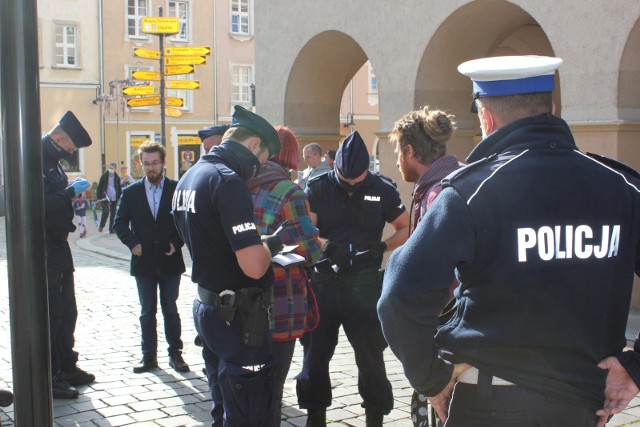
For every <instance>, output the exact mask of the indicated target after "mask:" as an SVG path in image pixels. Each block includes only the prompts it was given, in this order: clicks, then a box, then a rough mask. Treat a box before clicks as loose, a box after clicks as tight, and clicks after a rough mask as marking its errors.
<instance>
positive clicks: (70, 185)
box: [42, 111, 95, 399]
mask: <svg viewBox="0 0 640 427" xmlns="http://www.w3.org/2000/svg"><path fill="white" fill-rule="evenodd" d="M89 145H91V137H90V136H89V134H88V133H87V131H86V130H85V128H84V127H82V124H80V122H79V121H78V119H77V118H76V116H75V115H74V114H73V113H72V112H71V111H67V112H66V113H65V114H64V116H62V118H61V119H60V121H59V123H58V124H57V125H56V126H55V127H54V128H53V129H52V130H51V131H50V132H49V133H48V134H46V135H44V136H43V137H42V167H43V171H42V174H43V179H44V210H45V237H46V242H47V284H48V289H49V327H50V333H51V337H50V339H51V368H52V370H53V397H54V398H58V399H74V398H76V397H78V394H79V393H78V390H77V389H76V388H75V387H73V386H78V385H85V384H90V383H92V382H93V381H95V376H94V375H93V374H90V373H88V372H85V371H84V370H82V369H80V368H79V367H78V366H77V365H76V363H77V362H78V353H77V352H76V351H74V350H73V346H74V343H75V341H74V337H73V333H74V331H75V328H76V320H77V317H78V309H77V307H76V297H75V289H74V282H73V271H74V268H73V258H72V256H71V249H70V248H69V243H68V242H67V236H68V235H69V233H70V232H72V231H75V229H76V227H75V225H73V207H72V204H71V200H72V199H73V198H74V197H75V196H76V195H78V194H80V193H82V192H83V191H85V190H86V189H87V188H89V181H87V180H86V179H82V178H78V179H75V180H74V181H72V182H69V181H68V179H67V175H66V174H65V173H64V170H63V169H62V166H61V165H60V161H61V160H63V159H70V158H71V157H72V156H73V153H74V152H75V151H77V150H78V149H79V148H82V147H88V146H89Z"/></svg>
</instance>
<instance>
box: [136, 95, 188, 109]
mask: <svg viewBox="0 0 640 427" xmlns="http://www.w3.org/2000/svg"><path fill="white" fill-rule="evenodd" d="M164 102H165V105H167V106H169V107H182V106H183V105H184V100H183V99H182V98H172V97H167V98H165V99H164ZM127 105H128V106H129V107H148V106H150V105H160V97H159V96H146V97H144V98H131V99H128V100H127Z"/></svg>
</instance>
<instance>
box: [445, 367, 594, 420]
mask: <svg viewBox="0 0 640 427" xmlns="http://www.w3.org/2000/svg"><path fill="white" fill-rule="evenodd" d="M488 378H489V380H488V381H483V379H482V377H481V378H480V379H479V381H478V382H479V384H478V385H475V384H464V383H457V384H456V385H455V388H454V390H453V397H452V400H451V404H450V406H449V418H448V419H447V422H446V424H445V427H501V426H502V427H567V426H572V427H573V426H575V427H594V426H595V425H596V422H597V417H596V414H595V411H594V410H592V409H587V408H583V407H580V406H576V405H572V404H569V403H565V402H560V401H558V400H556V399H553V398H550V397H547V396H544V395H542V394H540V393H538V392H535V391H532V390H528V389H525V388H522V387H518V386H492V385H491V383H490V381H491V377H488Z"/></svg>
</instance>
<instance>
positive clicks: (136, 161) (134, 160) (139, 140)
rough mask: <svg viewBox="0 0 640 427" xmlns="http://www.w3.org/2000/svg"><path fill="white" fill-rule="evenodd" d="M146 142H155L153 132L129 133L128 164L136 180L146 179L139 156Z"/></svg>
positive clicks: (130, 173)
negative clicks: (141, 147)
mask: <svg viewBox="0 0 640 427" xmlns="http://www.w3.org/2000/svg"><path fill="white" fill-rule="evenodd" d="M146 141H155V134H154V133H153V132H136V133H133V132H131V133H127V146H128V148H129V150H128V152H129V160H128V161H127V163H128V166H129V175H131V176H132V177H133V178H134V179H140V178H142V177H144V171H143V170H142V162H141V161H140V156H138V148H140V146H141V145H142V144H143V143H144V142H146ZM76 152H77V151H76Z"/></svg>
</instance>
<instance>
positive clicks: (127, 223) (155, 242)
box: [114, 141, 189, 373]
mask: <svg viewBox="0 0 640 427" xmlns="http://www.w3.org/2000/svg"><path fill="white" fill-rule="evenodd" d="M138 152H139V155H140V161H141V162H142V168H143V170H144V174H145V178H144V179H141V180H139V181H137V182H135V183H134V184H131V185H130V186H128V187H127V188H125V190H124V191H123V193H122V200H121V201H120V206H119V207H118V211H117V213H116V219H115V224H114V228H115V231H116V233H117V235H118V238H119V239H120V241H122V243H124V244H125V245H126V246H127V247H128V248H129V249H130V250H131V254H132V255H131V275H132V276H134V277H135V278H136V283H137V285H138V296H139V298H140V305H141V313H140V330H141V332H142V355H143V357H142V361H141V362H140V364H139V365H136V366H134V368H133V372H135V373H140V372H147V371H150V370H152V369H155V368H157V367H158V359H157V350H158V337H157V332H156V309H157V305H158V304H157V297H158V292H157V289H158V288H160V306H161V307H162V315H163V316H164V330H165V335H166V338H167V343H168V344H169V366H171V367H172V368H173V369H175V370H176V371H178V372H188V371H189V366H188V365H187V364H186V363H185V361H184V359H183V358H182V340H181V338H180V335H181V325H180V314H179V313H178V307H177V305H176V301H177V299H178V289H179V287H180V276H181V275H182V273H183V272H184V271H185V267H184V261H183V259H182V252H181V250H180V248H181V247H182V245H183V244H184V242H183V241H182V239H180V236H179V235H178V232H177V231H176V227H175V224H174V222H173V216H172V214H171V199H172V197H173V192H174V190H175V188H176V184H177V181H175V180H173V179H169V178H166V177H165V176H164V174H163V170H164V165H165V154H166V153H165V148H164V146H162V145H161V144H159V143H157V142H149V141H147V142H145V143H144V144H142V145H141V146H140V148H139V150H138Z"/></svg>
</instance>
